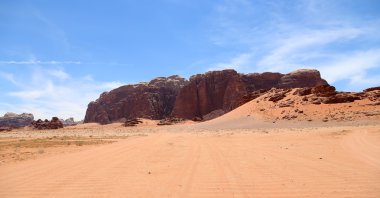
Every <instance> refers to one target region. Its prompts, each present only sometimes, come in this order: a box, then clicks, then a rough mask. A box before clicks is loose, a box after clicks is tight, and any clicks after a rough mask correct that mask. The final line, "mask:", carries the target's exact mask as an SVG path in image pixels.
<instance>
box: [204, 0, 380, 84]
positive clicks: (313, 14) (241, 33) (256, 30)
mask: <svg viewBox="0 0 380 198" xmlns="http://www.w3.org/2000/svg"><path fill="white" fill-rule="evenodd" d="M242 2H244V1H234V0H226V1H223V3H222V4H221V5H218V6H216V8H215V13H214V14H213V15H211V16H212V17H211V21H212V25H210V27H211V29H212V31H211V32H212V34H211V35H210V40H211V42H213V43H214V44H215V45H217V46H223V47H231V48H232V49H238V53H235V56H232V57H229V58H227V59H224V60H222V61H215V63H214V64H211V67H210V68H209V69H211V70H214V69H224V68H233V69H237V70H239V71H241V72H263V71H276V72H284V73H286V72H290V71H293V70H296V69H300V68H316V69H319V70H320V71H321V73H322V77H324V78H326V79H327V80H328V82H329V83H333V84H337V85H339V87H338V88H339V89H344V90H361V89H363V88H365V87H368V86H378V84H379V81H380V80H377V79H378V78H377V76H380V70H379V69H380V47H379V46H378V45H376V44H375V43H378V42H379V39H380V37H379V36H378V35H380V31H379V29H378V28H374V27H378V25H379V21H378V19H377V20H376V19H372V20H363V19H357V18H354V19H353V18H351V16H345V15H341V14H339V12H340V10H337V9H339V8H341V7H339V6H337V5H338V4H337V3H331V2H330V1H315V0H309V1H295V2H292V3H290V4H289V5H288V4H285V3H281V2H276V3H270V2H267V1H262V2H256V3H255V4H254V5H252V4H251V5H249V4H247V5H246V6H245V5H244V3H242ZM260 9H261V10H260ZM237 10H239V12H237ZM263 10H264V11H263ZM331 11H335V12H334V13H332V12H331ZM290 13H291V14H290ZM247 19H249V20H247ZM263 19H264V20H265V21H262V20H263ZM235 52H236V51H235ZM346 82H348V84H347V83H346ZM345 84H347V85H346V87H344V86H345Z"/></svg>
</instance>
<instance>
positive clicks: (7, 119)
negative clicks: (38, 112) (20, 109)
mask: <svg viewBox="0 0 380 198" xmlns="http://www.w3.org/2000/svg"><path fill="white" fill-rule="evenodd" d="M33 120H34V116H33V114H31V113H22V114H15V113H10V112H8V113H6V114H5V115H4V116H3V117H0V127H13V128H18V127H24V126H28V125H29V124H30V123H32V122H33Z"/></svg>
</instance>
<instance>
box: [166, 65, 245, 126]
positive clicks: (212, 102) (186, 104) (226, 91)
mask: <svg viewBox="0 0 380 198" xmlns="http://www.w3.org/2000/svg"><path fill="white" fill-rule="evenodd" d="M245 93H246V89H245V85H244V83H243V81H242V79H241V78H240V75H239V74H238V73H237V72H236V71H234V70H223V71H212V72H207V73H205V74H198V75H195V76H192V77H191V78H190V83H189V84H188V85H186V86H185V87H184V88H183V89H181V91H180V92H179V94H178V96H177V98H176V102H175V105H174V109H173V113H172V115H173V116H174V117H180V118H186V119H192V118H194V117H199V118H202V117H203V116H204V115H206V114H208V113H210V112H212V111H214V110H223V111H224V112H227V111H230V110H232V109H234V108H236V107H237V105H238V102H239V100H240V98H241V97H243V95H244V94H245Z"/></svg>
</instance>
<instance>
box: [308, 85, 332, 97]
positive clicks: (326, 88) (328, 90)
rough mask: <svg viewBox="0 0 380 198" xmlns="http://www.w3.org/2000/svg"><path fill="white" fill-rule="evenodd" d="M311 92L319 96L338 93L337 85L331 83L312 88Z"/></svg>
mask: <svg viewBox="0 0 380 198" xmlns="http://www.w3.org/2000/svg"><path fill="white" fill-rule="evenodd" d="M311 93H312V94H315V95H316V96H318V97H329V96H334V95H336V93H337V92H336V91H335V87H334V86H330V85H321V86H316V87H313V88H312V89H311Z"/></svg>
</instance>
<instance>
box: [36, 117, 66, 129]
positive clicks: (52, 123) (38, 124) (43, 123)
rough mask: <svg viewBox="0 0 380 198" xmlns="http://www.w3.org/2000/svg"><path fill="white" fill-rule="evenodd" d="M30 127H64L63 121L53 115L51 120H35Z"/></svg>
mask: <svg viewBox="0 0 380 198" xmlns="http://www.w3.org/2000/svg"><path fill="white" fill-rule="evenodd" d="M30 127H32V128H34V129H38V130H45V129H59V128H63V124H62V122H61V121H60V120H59V119H58V118H57V117H53V118H52V119H51V121H49V120H47V119H46V120H44V121H42V120H41V119H38V120H37V121H33V122H32V123H31V124H30Z"/></svg>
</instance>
